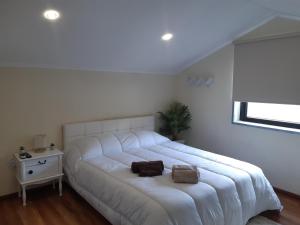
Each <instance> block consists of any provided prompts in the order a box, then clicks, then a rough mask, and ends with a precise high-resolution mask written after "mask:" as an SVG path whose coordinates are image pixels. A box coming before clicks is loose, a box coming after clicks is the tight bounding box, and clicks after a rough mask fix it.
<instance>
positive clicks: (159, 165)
mask: <svg viewBox="0 0 300 225" xmlns="http://www.w3.org/2000/svg"><path fill="white" fill-rule="evenodd" d="M141 170H155V171H160V173H162V171H163V170H164V163H163V161H148V162H147V161H142V162H133V163H132V164H131V171H132V172H133V173H140V171H141Z"/></svg>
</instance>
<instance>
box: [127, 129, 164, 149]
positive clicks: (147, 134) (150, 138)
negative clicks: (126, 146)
mask: <svg viewBox="0 0 300 225" xmlns="http://www.w3.org/2000/svg"><path fill="white" fill-rule="evenodd" d="M133 133H134V134H135V135H136V136H137V137H138V139H139V143H140V145H141V147H149V146H153V145H157V144H161V143H164V142H167V141H169V139H168V138H166V137H164V136H162V135H160V134H158V133H156V132H154V131H147V130H134V131H133Z"/></svg>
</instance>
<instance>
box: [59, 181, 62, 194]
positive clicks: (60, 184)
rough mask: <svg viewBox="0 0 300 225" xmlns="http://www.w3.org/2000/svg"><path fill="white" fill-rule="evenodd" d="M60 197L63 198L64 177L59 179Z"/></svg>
mask: <svg viewBox="0 0 300 225" xmlns="http://www.w3.org/2000/svg"><path fill="white" fill-rule="evenodd" d="M59 196H62V177H60V178H59Z"/></svg>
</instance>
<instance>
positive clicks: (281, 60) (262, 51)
mask: <svg viewBox="0 0 300 225" xmlns="http://www.w3.org/2000/svg"><path fill="white" fill-rule="evenodd" d="M234 58H235V61H234V78H233V100H234V101H245V102H265V103H282V104H300V36H294V37H285V38H278V39H270V40H263V41H257V42H250V43H240V44H236V45H235V57H234Z"/></svg>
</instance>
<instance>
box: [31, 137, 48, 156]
mask: <svg viewBox="0 0 300 225" xmlns="http://www.w3.org/2000/svg"><path fill="white" fill-rule="evenodd" d="M33 150H34V152H36V153H41V152H44V151H46V150H47V135H46V134H39V135H35V136H34V138H33Z"/></svg>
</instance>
